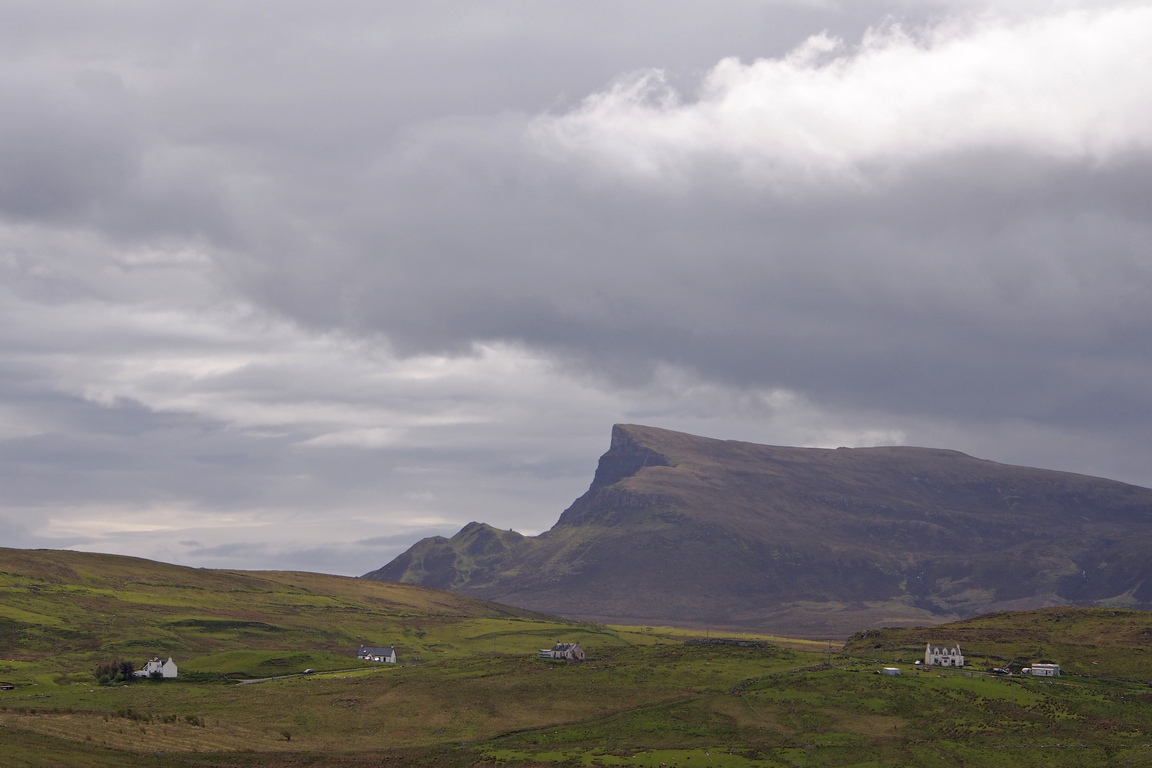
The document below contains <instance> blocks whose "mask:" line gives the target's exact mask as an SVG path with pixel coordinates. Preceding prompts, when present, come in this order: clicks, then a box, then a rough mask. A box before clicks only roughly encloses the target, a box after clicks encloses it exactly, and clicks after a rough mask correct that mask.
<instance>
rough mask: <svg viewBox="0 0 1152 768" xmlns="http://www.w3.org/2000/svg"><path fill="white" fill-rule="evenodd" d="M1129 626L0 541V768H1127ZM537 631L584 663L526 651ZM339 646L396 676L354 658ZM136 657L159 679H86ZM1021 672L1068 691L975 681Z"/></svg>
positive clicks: (1144, 714)
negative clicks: (825, 611) (598, 595)
mask: <svg viewBox="0 0 1152 768" xmlns="http://www.w3.org/2000/svg"><path fill="white" fill-rule="evenodd" d="M1150 634H1152V614H1148V613H1144V612H1140V611H1131V610H1123V609H1114V608H1060V609H1043V610H1039V611H1032V612H1023V613H1017V612H1011V613H1000V614H997V615H993V616H985V617H977V618H973V619H969V620H966V621H962V622H959V623H954V624H945V625H941V626H936V627H929V628H897V629H888V630H870V631H867V632H860V633H858V634H857V635H855V636H853V637H852V638H851V639H850V640H849V641H848V643H847V644H845V645H843V646H841V645H840V644H833V643H827V642H812V641H801V640H795V639H793V640H787V639H781V638H771V637H759V636H752V635H726V636H724V637H716V636H714V635H705V633H703V632H701V633H696V632H691V631H685V630H675V629H667V628H659V627H624V626H609V625H603V624H596V623H588V622H576V621H571V620H568V619H563V618H559V617H555V616H550V615H546V614H541V613H533V612H530V611H526V610H523V609H517V608H508V607H507V606H502V605H498V604H494V603H486V602H484V601H481V600H477V599H474V598H469V597H465V596H461V595H458V594H453V593H450V592H445V591H441V590H437V589H432V588H429V587H423V586H416V585H407V584H392V583H381V582H373V581H369V580H364V579H351V578H341V577H335V576H323V575H318V574H307V573H284V572H243V571H213V570H202V569H192V568H183V567H179V566H173V565H165V564H161V563H154V562H150V561H146V560H139V559H135V558H125V557H117V556H110V555H95V554H86V553H77V552H58V551H22V550H11V549H0V682H6V683H10V684H12V685H14V686H15V687H14V690H7V691H0V745H2V748H0V766H6V767H7V766H36V767H37V768H42V767H43V768H46V767H47V766H61V765H64V766H109V767H111V766H189V767H191V766H205V767H207V766H220V767H223V766H237V767H240V766H252V767H255V766H273V767H274V766H348V767H349V768H351V767H352V766H381V765H425V766H466V765H490V766H520V765H546V766H575V765H619V766H651V767H652V768H664V767H668V766H677V767H678V768H687V767H688V766H699V767H700V768H704V767H705V766H736V767H739V768H744V767H745V766H747V767H749V768H752V767H760V766H763V767H764V768H779V767H783V766H888V765H892V766H897V765H899V766H939V765H964V766H1009V765H1011V766H1084V765H1149V764H1152V688H1150V687H1149V686H1150V684H1152V660H1150V659H1149V658H1148V656H1149V655H1150V654H1147V653H1146V648H1147V645H1148V637H1149V635H1150ZM557 640H577V641H579V642H581V643H582V644H583V645H584V647H585V648H586V649H587V652H588V660H587V661H585V662H583V663H563V662H550V661H545V660H543V659H540V658H538V656H537V654H536V650H537V649H539V648H542V647H546V646H548V645H550V644H551V643H552V642H554V641H557ZM922 641H931V642H935V643H946V642H961V643H963V645H964V651H965V654H966V656H967V657H968V660H969V665H968V666H967V667H965V668H963V669H956V670H940V669H932V670H925V669H921V668H919V667H917V666H916V665H915V664H914V663H913V662H914V661H915V660H916V659H917V658H919V657H920V655H921V654H922V652H923V650H922V645H921V642H922ZM360 643H372V644H389V645H391V644H395V645H396V646H397V649H398V652H399V656H400V662H401V663H399V664H396V665H390V664H388V665H385V664H368V663H361V662H357V661H356V660H355V659H354V658H353V655H354V652H355V649H356V647H357V645H358V644H360ZM154 655H160V656H164V657H166V656H169V655H171V656H173V657H174V658H175V659H176V660H177V662H178V663H179V665H180V676H179V677H178V678H177V679H176V680H166V681H151V680H145V681H140V682H134V683H131V684H115V685H98V684H97V682H96V680H95V678H94V677H93V675H92V672H93V670H94V669H95V667H96V666H97V665H98V664H99V663H100V662H101V661H105V660H109V659H110V658H128V659H131V660H133V661H135V662H136V663H137V665H139V664H140V663H142V662H143V661H144V660H145V659H146V658H150V657H151V656H154ZM1010 657H1011V658H1010ZM1040 659H1052V660H1055V661H1059V662H1061V663H1063V664H1064V665H1065V667H1066V669H1067V670H1068V673H1069V674H1067V675H1066V676H1065V677H1062V678H1057V679H1053V680H1040V679H1031V678H1027V677H1024V676H1019V675H1013V676H1010V677H1004V676H999V675H992V674H990V672H989V670H991V669H992V668H994V667H1002V666H1003V665H1004V664H1006V663H1010V662H1012V661H1013V660H1014V661H1016V662H1017V663H1019V662H1023V661H1025V660H1032V661H1036V660H1040ZM1093 662H1096V663H1093ZM881 666H895V667H897V668H899V669H900V670H901V671H902V673H903V674H901V675H900V676H898V677H889V676H882V675H879V674H877V670H878V669H879V668H880V667H881ZM307 668H312V669H314V670H315V673H314V674H303V672H304V670H305V669H307Z"/></svg>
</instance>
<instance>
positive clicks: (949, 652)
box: [924, 643, 964, 667]
mask: <svg viewBox="0 0 1152 768" xmlns="http://www.w3.org/2000/svg"><path fill="white" fill-rule="evenodd" d="M924 665H925V666H928V667H962V666H964V654H962V653H960V646H958V645H957V646H955V647H954V648H946V647H944V646H942V645H932V643H928V647H927V648H926V649H925V650H924Z"/></svg>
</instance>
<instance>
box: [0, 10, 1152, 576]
mask: <svg viewBox="0 0 1152 768" xmlns="http://www.w3.org/2000/svg"><path fill="white" fill-rule="evenodd" d="M1149 21H1152V9H1150V8H1149V7H1148V6H1147V5H1145V4H1141V3H1115V4H1091V5H1086V6H1084V7H1083V8H1077V7H1076V6H1075V5H1069V6H1066V7H1064V8H1062V9H1060V10H1055V11H1054V10H1051V9H1050V8H1048V7H1047V6H1046V5H1045V4H1032V3H1028V2H1021V3H1016V4H1012V5H1011V6H1010V7H999V8H991V7H984V6H981V5H980V4H978V3H965V4H960V3H959V2H957V3H948V2H939V3H929V4H907V3H895V2H893V3H880V2H877V3H853V4H851V6H850V7H849V6H845V7H839V6H836V5H829V4H825V3H806V2H779V3H772V2H768V3H764V2H746V3H745V2H732V3H725V4H722V5H721V6H719V7H710V8H707V9H705V8H704V7H702V6H699V5H698V4H690V3H667V2H661V3H654V2H653V3H647V2H641V3H629V4H627V6H624V7H621V6H619V5H618V4H608V3H581V4H578V5H576V6H571V7H553V6H545V5H541V4H538V3H520V4H515V3H514V4H506V5H502V6H500V7H499V8H487V7H483V6H477V5H475V4H470V3H431V4H421V5H420V6H419V7H416V8H411V9H402V8H400V7H398V6H393V5H383V6H381V5H380V4H376V3H354V2H348V3H337V4H335V5H326V6H324V7H323V8H320V7H319V6H314V5H311V4H304V3H301V4H296V3H282V2H280V3H245V4H240V5H237V4H234V3H186V4H184V3H175V4H173V3H168V4H164V5H163V6H157V5H155V4H151V3H131V2H129V3H110V4H101V3H97V4H92V5H86V6H82V7H66V6H64V5H62V4H54V3H10V4H7V5H6V6H5V7H4V8H3V9H0V44H2V46H0V50H3V51H4V53H3V54H0V98H3V100H4V103H5V104H6V105H7V106H6V118H5V119H4V120H3V121H0V536H3V538H4V541H5V542H7V543H11V544H13V545H18V546H40V545H52V546H79V547H85V548H92V549H101V548H103V549H115V550H117V551H129V552H134V553H138V554H143V555H145V556H153V557H159V558H162V559H168V560H174V561H180V562H188V563H193V564H207V565H227V566H232V567H293V568H316V569H320V570H331V571H338V572H344V573H359V572H363V571H366V570H369V569H370V568H373V567H377V566H378V565H380V564H382V563H383V562H384V561H386V560H387V559H388V558H390V557H391V556H392V555H394V554H395V553H396V552H399V551H401V550H402V549H403V548H404V547H405V546H406V545H407V544H408V543H410V542H411V541H413V540H415V538H418V537H419V536H421V535H426V534H429V533H435V532H442V533H447V532H450V531H452V530H453V529H454V528H455V527H456V526H458V525H460V524H462V523H464V522H467V521H468V520H471V519H483V520H486V521H488V522H492V523H495V524H498V525H507V526H514V527H517V528H518V529H522V530H526V531H537V530H540V529H542V528H545V527H547V526H548V525H550V524H551V522H552V521H553V520H554V519H555V517H556V515H557V514H558V512H559V511H560V510H561V509H562V508H563V506H564V505H565V504H566V503H567V502H568V501H570V500H571V499H572V498H574V497H575V496H576V495H577V494H578V493H580V492H581V491H582V490H583V487H584V486H585V485H586V483H587V482H588V480H589V479H590V477H591V471H592V469H593V467H594V464H595V458H596V455H597V454H598V453H599V452H600V451H602V450H603V449H604V447H605V445H606V441H607V434H608V428H609V426H610V424H611V423H612V422H613V421H638V422H644V421H647V422H650V423H654V424H658V425H660V426H666V427H671V428H680V429H686V430H689V431H695V432H698V433H702V434H709V435H713V436H717V437H731V438H738V439H749V440H756V441H759V442H771V443H801V444H815V445H839V444H852V445H862V444H875V443H891V442H905V443H918V444H932V445H942V446H946V447H953V448H959V449H961V450H967V451H969V452H972V453H975V454H977V455H981V456H984V457H987V458H993V459H998V460H1003V461H1011V462H1016V463H1027V464H1034V465H1039V466H1048V467H1054V468H1062V469H1071V470H1076V471H1084V472H1092V473H1097V474H1103V475H1107V476H1111V477H1117V478H1121V479H1126V480H1129V481H1133V482H1139V483H1143V484H1152V474H1150V473H1149V470H1148V469H1147V467H1148V466H1149V461H1148V459H1149V457H1152V439H1150V438H1149V437H1148V435H1149V434H1152V432H1150V431H1149V429H1148V427H1149V425H1150V423H1152V395H1149V391H1148V387H1147V382H1148V381H1149V380H1150V379H1152V371H1150V370H1149V367H1150V363H1149V360H1152V355H1150V354H1149V352H1150V351H1152V350H1149V339H1150V338H1152V310H1150V309H1149V307H1152V295H1150V294H1152V261H1150V260H1149V253H1150V248H1152V222H1150V219H1149V215H1148V213H1147V204H1146V202H1145V201H1146V200H1147V199H1149V198H1150V197H1152V132H1150V131H1149V129H1148V125H1152V112H1150V109H1152V108H1149V107H1148V106H1147V105H1148V104H1149V103H1152V98H1150V97H1152V77H1149V72H1152V69H1149V68H1148V67H1147V66H1146V58H1147V53H1146V52H1147V50H1150V49H1152V47H1150V44H1152V40H1149V39H1146V38H1148V35H1147V33H1146V32H1145V31H1143V30H1147V29H1149V28H1152V23H1145V22H1149ZM1052 51H1058V52H1060V55H1059V56H1054V54H1052V53H1051V52H1052ZM1141 62H1145V63H1144V64H1142V63H1141ZM1069 73H1071V74H1069ZM1073 75H1074V76H1073Z"/></svg>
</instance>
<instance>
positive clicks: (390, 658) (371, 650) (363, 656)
mask: <svg viewBox="0 0 1152 768" xmlns="http://www.w3.org/2000/svg"><path fill="white" fill-rule="evenodd" d="M356 658H358V659H360V660H361V661H379V662H382V663H384V664H395V663H396V646H394V645H390V646H388V647H387V648H378V647H376V646H373V645H362V646H360V650H358V651H356Z"/></svg>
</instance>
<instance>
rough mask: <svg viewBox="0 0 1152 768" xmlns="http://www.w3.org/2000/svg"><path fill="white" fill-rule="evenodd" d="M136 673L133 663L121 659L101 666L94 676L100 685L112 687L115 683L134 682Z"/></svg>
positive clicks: (97, 668)
mask: <svg viewBox="0 0 1152 768" xmlns="http://www.w3.org/2000/svg"><path fill="white" fill-rule="evenodd" d="M135 671H136V670H135V669H134V668H133V666H132V662H130V661H124V660H123V659H121V660H119V661H106V662H104V663H102V664H100V665H99V666H98V667H96V671H95V672H93V673H92V674H93V675H94V676H95V677H96V681H97V682H98V683H100V685H112V684H113V683H130V682H132V681H133V680H134V679H135V678H134V677H133V676H132V673H133V672H135Z"/></svg>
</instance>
